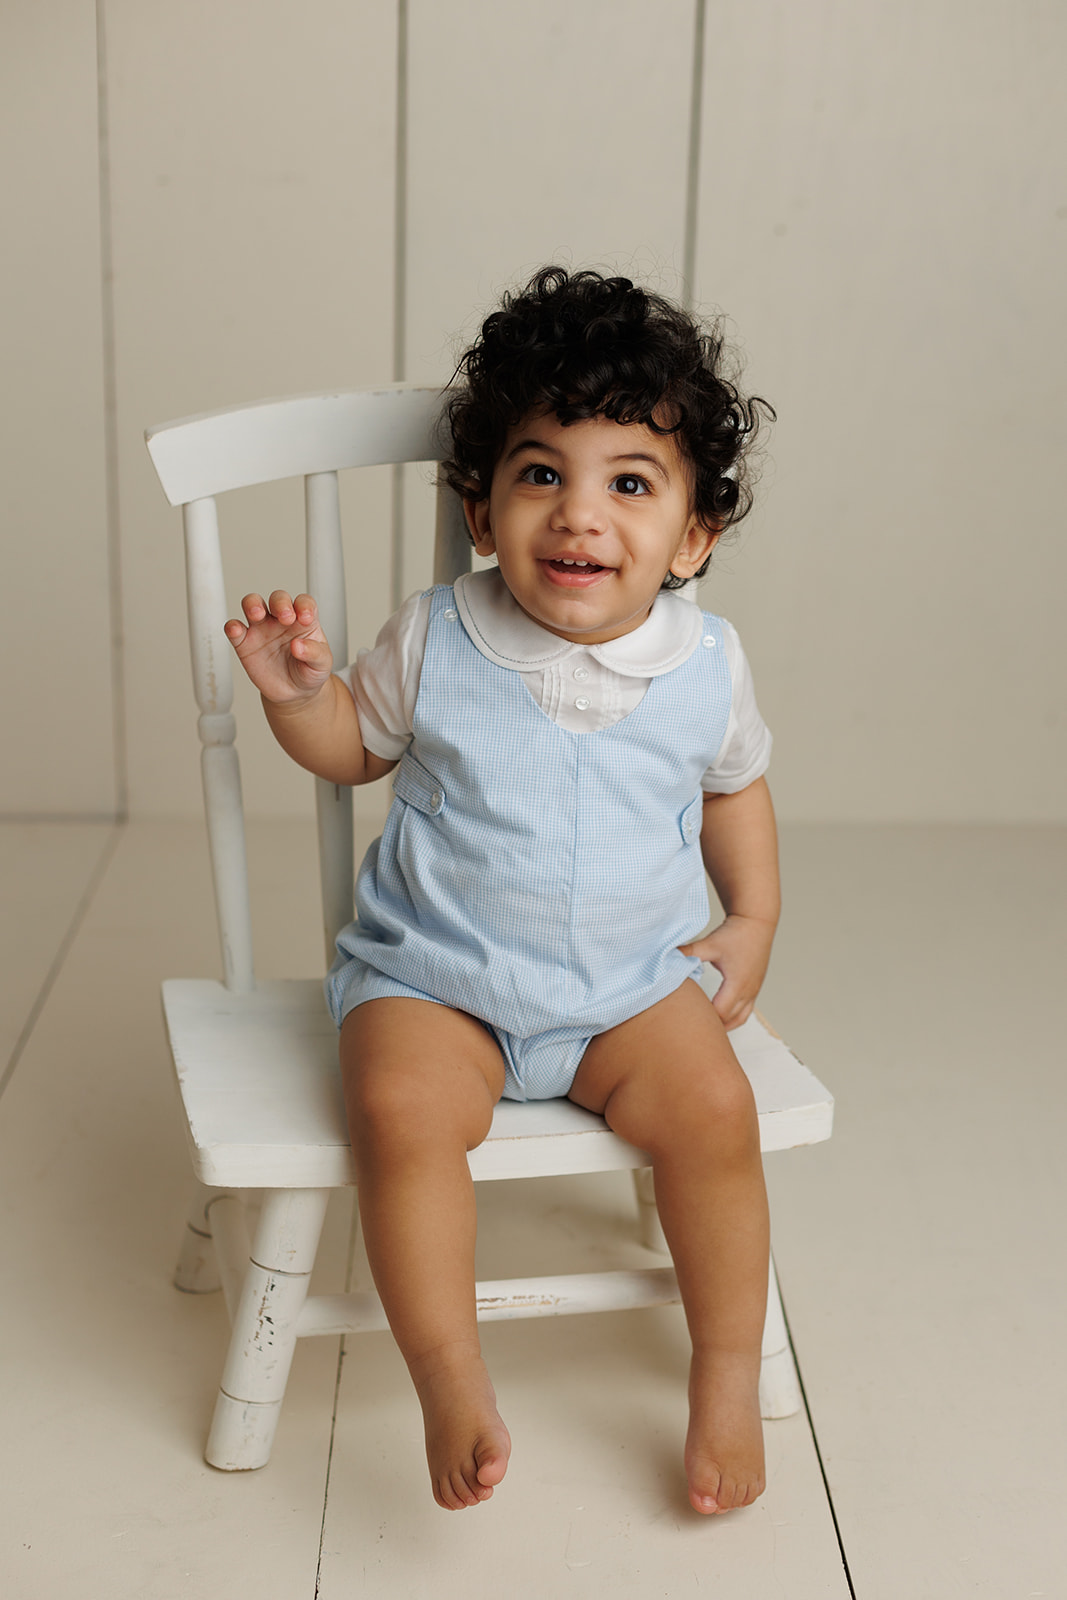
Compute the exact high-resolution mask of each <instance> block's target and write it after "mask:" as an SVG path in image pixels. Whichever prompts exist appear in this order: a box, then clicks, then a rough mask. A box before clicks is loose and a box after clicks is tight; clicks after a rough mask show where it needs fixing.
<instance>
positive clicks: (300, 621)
mask: <svg viewBox="0 0 1067 1600" xmlns="http://www.w3.org/2000/svg"><path fill="white" fill-rule="evenodd" d="M241 609H242V610H243V611H244V614H245V617H246V619H247V620H246V621H245V622H240V621H238V620H237V619H236V618H235V619H233V620H231V621H230V622H227V624H226V637H227V638H228V639H229V641H230V643H231V644H232V645H233V647H234V649H235V650H236V652H237V655H238V657H239V658H240V661H241V665H242V666H243V667H244V669H245V671H246V672H247V673H248V676H249V677H250V678H251V680H252V682H253V683H254V684H255V686H256V688H257V689H258V690H259V692H260V697H261V699H262V701H263V709H264V711H265V712H266V715H267V721H268V722H269V723H270V726H271V730H272V731H273V733H274V737H275V738H276V739H277V741H278V743H279V744H280V745H281V747H282V749H283V750H284V751H285V752H286V754H287V755H290V756H291V757H292V759H293V760H294V761H295V762H297V763H298V764H299V765H300V766H302V767H306V768H307V770H308V771H309V772H313V773H314V774H315V776H316V777H318V778H325V779H326V780H327V781H328V782H329V783H344V784H361V783H370V782H371V781H372V780H373V779H375V778H380V777H382V776H384V774H385V773H387V772H389V771H391V770H392V768H393V767H395V766H396V762H395V761H386V760H384V759H383V758H382V757H381V756H376V755H375V754H374V752H373V751H371V750H366V749H364V746H363V736H362V733H361V731H360V726H359V716H358V713H357V711H356V706H355V702H354V701H353V699H352V696H351V695H350V694H349V693H348V690H347V689H346V688H345V686H344V684H343V683H341V681H340V680H339V679H338V678H335V677H334V676H333V656H332V654H331V652H330V646H329V644H328V643H327V641H326V635H325V634H324V633H323V631H322V628H321V627H320V626H319V614H318V608H317V606H316V605H315V602H314V600H313V599H312V598H311V596H310V595H308V594H298V595H297V597H296V599H295V600H292V599H290V597H289V595H288V594H287V593H286V592H285V590H284V589H275V591H274V593H273V594H272V595H271V597H270V599H269V600H264V599H263V598H262V597H261V596H260V595H258V594H246V595H245V597H244V599H243V600H242V601H241Z"/></svg>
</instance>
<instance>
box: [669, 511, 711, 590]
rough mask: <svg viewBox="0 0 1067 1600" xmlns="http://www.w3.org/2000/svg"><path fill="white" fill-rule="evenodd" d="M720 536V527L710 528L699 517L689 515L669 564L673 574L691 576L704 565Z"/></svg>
mask: <svg viewBox="0 0 1067 1600" xmlns="http://www.w3.org/2000/svg"><path fill="white" fill-rule="evenodd" d="M721 536H722V529H721V528H710V527H708V525H707V523H705V522H702V521H701V520H700V518H699V517H695V516H694V517H691V518H690V521H689V525H688V527H687V528H686V530H685V533H684V534H683V535H682V542H681V544H680V545H679V546H678V550H677V552H676V554H675V557H674V560H673V561H672V562H671V565H670V570H671V572H673V573H674V576H675V577H676V578H691V577H692V576H693V574H694V572H696V570H697V568H698V567H702V566H703V565H704V562H705V561H706V560H707V558H708V556H710V554H711V552H712V551H713V550H714V548H715V546H716V545H717V544H718V542H719V539H720V538H721Z"/></svg>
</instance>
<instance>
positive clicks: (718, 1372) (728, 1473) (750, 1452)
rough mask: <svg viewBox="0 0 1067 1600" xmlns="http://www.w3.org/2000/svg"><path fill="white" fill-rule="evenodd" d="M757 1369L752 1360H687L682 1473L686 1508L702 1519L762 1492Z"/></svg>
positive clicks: (747, 1501) (757, 1361)
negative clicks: (686, 1426)
mask: <svg viewBox="0 0 1067 1600" xmlns="http://www.w3.org/2000/svg"><path fill="white" fill-rule="evenodd" d="M759 1369H760V1358H759V1356H758V1355H757V1356H756V1357H755V1359H753V1358H752V1357H751V1356H737V1355H725V1356H724V1355H721V1354H720V1355H717V1356H715V1357H711V1356H702V1357H698V1356H696V1355H694V1356H693V1364H692V1367H691V1369H690V1374H689V1433H688V1435H687V1437H686V1441H685V1472H686V1477H687V1478H688V1479H689V1503H690V1505H691V1506H692V1507H693V1509H694V1511H700V1512H703V1513H704V1515H705V1516H709V1515H711V1514H712V1513H713V1512H719V1511H730V1510H732V1509H733V1508H734V1507H735V1506H748V1505H751V1504H752V1502H753V1500H755V1499H756V1497H757V1496H758V1495H761V1494H762V1493H763V1490H764V1487H765V1483H766V1479H765V1476H764V1466H763V1423H762V1421H761V1419H760V1413H759Z"/></svg>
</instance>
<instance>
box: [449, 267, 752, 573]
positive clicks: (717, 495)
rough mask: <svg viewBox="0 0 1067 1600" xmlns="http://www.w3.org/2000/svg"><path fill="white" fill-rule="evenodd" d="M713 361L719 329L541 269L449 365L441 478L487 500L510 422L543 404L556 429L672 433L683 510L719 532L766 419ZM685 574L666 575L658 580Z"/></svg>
mask: <svg viewBox="0 0 1067 1600" xmlns="http://www.w3.org/2000/svg"><path fill="white" fill-rule="evenodd" d="M723 358H724V341H723V338H722V336H721V334H720V333H719V331H718V329H717V328H711V329H707V330H705V329H704V328H702V327H701V325H700V324H699V323H698V322H697V321H696V319H695V318H693V317H691V316H690V315H689V314H688V313H687V312H685V311H683V310H681V308H680V307H678V306H676V305H673V304H672V303H671V302H670V301H669V300H665V299H664V298H663V296H662V295H658V294H652V293H650V292H649V291H648V290H646V289H641V288H638V287H637V286H636V285H635V284H633V283H631V282H630V279H629V278H607V277H604V276H603V275H602V274H601V273H599V272H593V271H589V270H587V271H582V272H575V273H570V272H568V271H567V270H566V268H564V267H556V266H549V267H542V268H541V270H540V272H537V273H535V274H534V276H533V277H532V278H531V279H530V281H529V283H528V284H526V285H525V287H524V288H522V289H520V290H518V291H517V292H516V293H510V294H505V295H504V297H503V300H502V302H501V306H500V310H499V311H494V312H493V313H492V314H491V315H490V316H489V317H487V318H486V320H485V321H484V322H483V324H482V328H481V333H480V335H479V337H478V339H476V340H475V342H474V344H473V345H471V347H470V349H469V350H467V351H466V352H465V354H464V355H463V356H462V358H461V359H460V361H459V363H458V365H457V367H456V371H455V374H454V375H453V383H455V382H456V380H457V379H459V380H460V382H459V385H458V387H457V388H456V389H455V391H454V392H453V394H452V396H451V398H450V400H449V402H448V406H447V409H446V416H447V418H448V422H449V425H450V427H451V432H452V455H451V457H449V458H448V459H447V460H445V461H443V462H442V463H441V473H442V476H443V478H444V480H445V482H446V483H448V484H450V485H451V487H452V488H453V489H455V490H456V492H457V494H459V495H461V496H463V498H464V499H468V500H485V499H486V498H487V497H488V494H489V489H490V486H491V484H492V479H493V470H494V468H495V467H496V464H497V462H498V460H499V459H500V456H501V453H502V451H503V448H504V441H505V439H506V437H507V434H508V432H509V430H510V429H511V428H514V427H516V426H517V425H518V424H519V423H520V422H521V421H522V420H523V418H524V417H528V416H530V415H531V414H532V413H536V412H548V411H553V412H555V414H556V416H557V417H558V419H559V421H560V422H561V423H562V424H563V425H564V426H566V425H567V424H569V423H572V422H583V421H585V420H586V419H587V418H589V417H600V416H602V417H609V418H610V419H611V420H612V421H613V422H621V423H635V422H636V423H643V424H644V425H645V426H646V427H648V428H651V429H652V430H653V431H654V432H655V433H660V434H671V435H673V436H674V438H675V439H676V441H677V444H678V447H679V449H680V451H681V453H682V456H683V458H684V459H685V460H686V462H687V463H688V466H689V469H690V472H691V475H692V495H693V508H694V510H695V511H696V513H697V515H698V516H699V518H700V520H701V521H702V522H703V523H704V525H705V526H706V527H708V528H710V529H713V530H715V531H721V530H722V529H724V528H728V527H730V526H731V525H732V524H734V523H737V522H740V520H741V518H742V517H744V516H745V515H747V513H748V511H749V510H750V509H751V506H752V490H751V486H750V476H751V474H750V472H748V471H747V470H746V467H747V463H746V455H747V451H748V447H749V445H750V444H751V442H752V440H753V439H754V437H755V435H756V431H757V429H758V427H759V424H760V419H761V415H762V416H765V417H767V418H769V419H771V420H773V418H774V410H773V409H772V407H771V406H770V405H768V403H767V402H766V401H765V400H761V399H760V398H759V397H758V396H753V397H752V398H751V399H747V400H746V399H744V398H742V396H741V395H740V394H739V393H738V391H737V389H736V388H735V387H734V385H733V383H732V382H730V380H729V378H728V377H727V376H725V375H724V373H723V371H722V370H721V369H722V367H723V365H724V359H723ZM709 560H710V557H709ZM707 568H708V562H707V561H705V562H704V564H703V566H702V567H701V568H700V570H699V572H698V573H697V574H696V576H697V577H702V576H703V575H704V573H705V572H706V571H707ZM684 581H685V580H683V579H682V578H678V577H675V575H674V574H673V573H668V574H667V576H666V578H665V579H664V581H663V587H664V588H665V589H677V588H680V587H681V585H682V583H683V582H684Z"/></svg>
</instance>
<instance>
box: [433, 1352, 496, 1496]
mask: <svg viewBox="0 0 1067 1600" xmlns="http://www.w3.org/2000/svg"><path fill="white" fill-rule="evenodd" d="M412 1377H413V1378H414V1380H415V1389H416V1391H417V1393H418V1396H419V1403H420V1404H421V1406H422V1416H423V1421H424V1422H425V1424H426V1459H427V1461H428V1462H429V1465H430V1482H431V1484H432V1486H433V1497H434V1499H435V1500H436V1501H437V1504H438V1505H439V1506H443V1507H444V1509H445V1510H446V1511H462V1510H463V1508H464V1506H476V1505H479V1504H480V1503H481V1502H482V1501H483V1500H488V1499H489V1497H490V1496H491V1495H492V1493H493V1490H494V1488H495V1487H496V1485H497V1484H498V1483H499V1482H500V1480H501V1479H502V1478H503V1476H504V1474H505V1472H506V1471H507V1469H508V1457H509V1456H510V1454H511V1436H510V1434H509V1433H508V1430H507V1429H506V1428H505V1426H504V1424H503V1422H502V1420H501V1417H500V1413H499V1411H498V1410H497V1408H496V1395H495V1393H494V1392H493V1385H492V1384H491V1383H490V1381H489V1374H488V1372H487V1371H486V1368H485V1362H484V1361H483V1360H482V1358H481V1355H480V1354H479V1353H478V1352H477V1351H470V1350H467V1349H465V1348H460V1349H457V1348H454V1347H450V1348H449V1349H447V1350H438V1351H435V1352H434V1353H433V1355H432V1356H430V1357H428V1358H426V1359H425V1360H424V1361H423V1362H422V1363H420V1365H419V1370H418V1371H415V1370H414V1369H413V1370H412Z"/></svg>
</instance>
